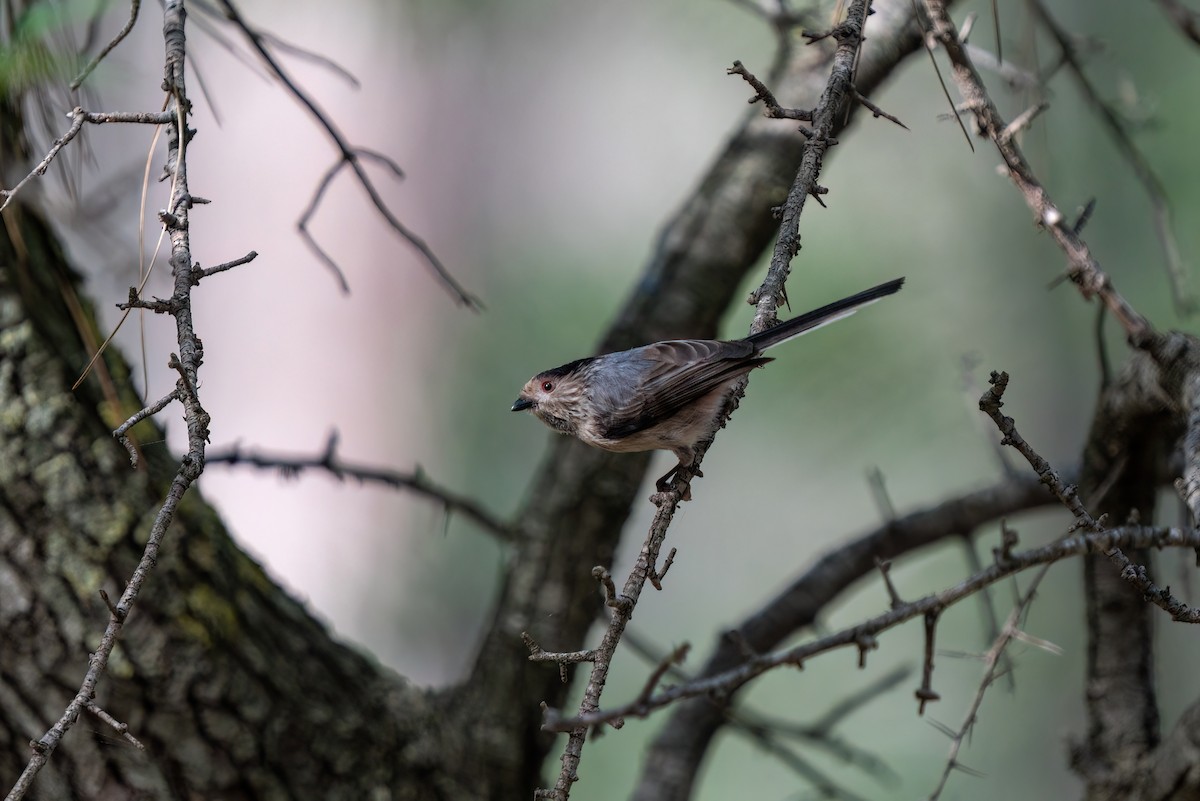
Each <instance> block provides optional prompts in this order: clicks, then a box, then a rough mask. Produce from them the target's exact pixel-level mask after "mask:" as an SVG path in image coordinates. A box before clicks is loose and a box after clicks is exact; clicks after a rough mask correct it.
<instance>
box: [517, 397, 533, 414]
mask: <svg viewBox="0 0 1200 801" xmlns="http://www.w3.org/2000/svg"><path fill="white" fill-rule="evenodd" d="M532 407H533V401H531V400H529V399H528V398H517V401H516V403H514V404H513V405H512V410H513V411H514V412H523V411H525V410H526V409H529V408H532Z"/></svg>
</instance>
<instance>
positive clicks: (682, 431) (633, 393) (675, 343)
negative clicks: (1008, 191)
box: [512, 278, 904, 492]
mask: <svg viewBox="0 0 1200 801" xmlns="http://www.w3.org/2000/svg"><path fill="white" fill-rule="evenodd" d="M903 284H904V279H903V278H897V279H895V280H894V281H888V282H887V283H886V284H880V285H879V286H877V287H874V288H872V289H868V290H865V291H863V292H859V293H858V294H857V295H851V296H850V297H848V298H843V299H842V300H838V301H834V302H833V303H830V304H829V305H828V306H822V307H821V308H819V309H814V310H813V311H810V312H808V313H807V314H802V315H800V316H799V317H794V318H792V319H791V320H787V321H786V322H782V323H780V324H778V325H776V326H775V327H774V328H769V329H767V330H766V331H761V332H759V333H757V334H751V335H750V336H748V337H746V338H745V339H734V340H729V341H725V340H717V339H671V340H666V341H663V342H655V343H654V344H652V345H643V346H642V347H640V348H632V349H631V350H623V351H619V352H617V353H606V354H604V355H602V356H589V357H588V358H586V359H578V360H576V361H573V362H569V363H567V364H564V365H563V366H562V367H555V368H554V369H553V370H546V371H545V372H541V373H538V374H537V375H535V376H534V377H533V378H531V379H529V381H527V382H526V383H525V386H524V388H522V389H521V394H520V395H518V396H517V400H516V402H515V403H513V405H512V410H513V411H514V412H519V411H523V410H525V409H529V410H530V411H532V412H533V414H534V415H535V416H536V417H537V418H538V419H539V420H541V421H542V422H543V423H545V424H546V425H548V426H550V428H553V429H554V430H555V431H558V432H559V433H562V434H570V435H571V436H574V437H578V438H579V439H581V440H583V441H584V442H586V443H587V444H589V445H594V446H596V447H597V448H603V449H604V450H608V451H622V452H627V451H650V450H660V449H661V450H668V451H672V452H673V453H674V454H675V456H676V457H678V459H679V464H677V465H676V466H675V467H673V468H671V469H670V470H669V471H668V472H667V473H666V475H664V476H663V477H662V478H660V479H659V480H658V489H659V491H660V492H663V491H665V490H666V489H667V486H668V482H669V481H670V479H671V477H672V476H674V475H675V474H676V473H678V472H679V471H680V470H684V469H686V470H689V471H690V472H691V473H692V474H694V475H700V472H699V470H697V469H696V467H695V457H696V446H697V445H698V444H699V443H700V442H701V441H702V440H704V439H705V438H706V437H708V436H709V435H710V434H711V433H712V431H713V429H714V427H715V426H716V422H717V421H716V417H717V414H718V413H719V412H720V410H721V408H722V406H723V405H724V402H725V398H726V396H727V395H728V393H729V392H730V390H731V389H732V388H733V385H734V384H735V383H737V381H738V379H740V378H741V377H742V376H744V375H745V374H746V373H748V372H750V371H751V370H753V369H754V368H755V367H761V366H762V365H764V364H766V363H767V362H769V361H771V359H770V358H768V357H766V356H763V355H762V354H763V351H765V350H767V349H768V348H772V347H774V346H776V345H779V344H781V343H783V342H787V341H788V340H789V339H793V338H795V337H798V336H800V335H801V334H806V333H808V332H809V331H813V330H815V329H817V328H820V327H821V326H823V325H828V324H829V323H832V322H834V321H835V320H840V319H842V318H843V317H848V316H850V315H851V314H853V313H854V312H855V311H857V310H858V309H860V308H862V307H863V306H865V305H867V304H868V303H873V302H875V301H877V300H879V299H880V298H883V297H887V296H888V295H891V294H893V293H895V292H898V291H900V287H901V286H903Z"/></svg>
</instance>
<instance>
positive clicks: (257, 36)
mask: <svg viewBox="0 0 1200 801" xmlns="http://www.w3.org/2000/svg"><path fill="white" fill-rule="evenodd" d="M220 4H221V7H222V8H223V9H224V10H225V16H226V18H227V19H228V20H229V21H230V22H231V23H232V24H233V25H234V26H235V27H237V28H238V30H240V31H241V32H242V34H243V35H244V36H245V37H246V41H248V42H249V43H250V46H251V47H252V48H253V49H254V50H255V51H256V52H257V53H258V55H259V57H260V58H261V59H262V60H263V61H264V62H265V63H266V65H267V67H268V68H269V69H270V71H271V73H272V74H274V75H275V77H276V78H278V79H279V81H280V83H282V84H283V85H284V86H285V87H286V88H287V90H288V92H289V93H290V94H291V95H292V96H293V97H295V98H296V100H298V101H299V102H300V105H302V106H304V108H305V109H307V110H308V112H309V114H310V115H312V117H313V119H314V120H316V122H317V124H318V125H319V126H320V127H321V128H323V129H324V130H325V133H326V134H327V135H328V136H329V139H330V141H332V142H333V145H334V147H335V148H337V151H338V153H339V156H340V161H339V162H338V165H337V166H336V167H335V168H334V169H331V170H330V172H328V173H326V176H325V179H324V180H323V181H322V189H321V190H320V192H319V193H318V194H319V195H320V194H323V193H324V187H325V186H327V185H328V183H329V181H331V180H332V178H333V176H334V175H335V174H336V172H337V170H339V169H340V168H341V167H342V166H347V167H349V168H350V169H351V170H352V171H353V172H354V175H355V177H356V178H357V179H358V183H359V184H360V185H361V186H362V188H363V190H364V191H365V192H366V193H367V197H368V198H369V199H370V201H371V203H372V205H374V206H375V209H376V211H378V212H379V215H380V216H381V217H383V219H384V221H385V222H387V224H388V226H390V227H391V229H392V230H393V231H395V232H396V233H397V234H399V235H400V237H401V238H403V239H404V240H406V241H407V242H408V243H409V244H410V245H411V246H412V247H413V248H414V249H416V251H417V252H418V253H419V254H420V255H421V257H422V258H423V259H424V260H425V262H426V263H427V264H428V265H429V267H430V269H431V270H432V271H433V273H434V275H435V276H436V277H437V278H438V280H439V281H440V282H441V283H442V285H443V286H444V287H445V288H446V289H447V291H449V293H450V294H451V296H452V297H453V298H454V299H455V300H456V301H458V303H460V304H462V305H464V306H466V307H468V308H470V309H472V310H479V309H480V308H481V305H480V302H479V299H478V298H476V297H474V296H473V295H471V294H470V293H468V292H467V291H466V290H465V289H464V288H463V287H462V285H461V284H459V283H458V281H456V280H455V279H454V276H452V275H451V274H450V272H449V271H448V270H447V269H446V267H445V266H444V265H443V264H442V262H441V260H440V259H438V257H437V255H435V254H434V252H433V250H432V249H431V248H430V247H429V245H428V244H427V243H426V242H425V240H423V239H422V238H421V237H419V236H417V234H416V233H414V232H413V231H411V230H410V229H409V228H408V227H407V226H405V225H404V224H403V223H402V222H400V220H399V218H398V217H396V215H395V214H393V213H392V210H391V209H390V208H389V207H388V205H387V203H386V202H385V201H384V199H383V197H382V196H380V194H379V191H378V190H377V189H376V188H375V184H374V183H373V182H372V181H371V179H370V177H369V176H368V175H367V173H366V171H365V170H364V169H363V165H362V155H363V154H362V153H361V152H360V151H359V150H357V149H356V148H353V147H351V146H350V144H349V142H348V141H347V140H346V138H345V136H343V135H342V132H341V131H340V130H339V129H338V127H337V126H336V125H334V123H333V121H332V120H331V119H330V118H329V115H327V114H326V113H325V112H324V111H322V110H321V109H320V108H318V106H317V104H316V101H314V100H313V99H312V98H311V97H309V96H308V94H307V93H306V92H305V91H304V90H303V89H301V88H300V86H299V85H298V84H297V83H296V82H295V81H293V80H292V78H291V76H290V75H288V73H287V71H286V70H284V68H283V66H282V65H280V63H279V62H278V61H277V60H276V59H275V57H274V56H273V55H272V54H271V51H270V49H269V48H268V47H267V43H266V40H265V39H264V37H263V35H262V33H261V32H259V31H258V30H257V29H256V28H254V27H252V26H251V25H250V23H248V22H247V21H246V19H245V18H244V17H243V16H242V15H241V12H240V11H238V9H237V7H236V6H235V5H234V4H233V3H232V2H231V0H220ZM369 152H370V157H371V158H373V159H377V158H379V154H378V153H376V152H374V151H369ZM317 202H318V200H317V198H314V202H313V204H312V207H310V208H315V206H316V205H317ZM308 216H309V214H308V213H306V215H305V219H307V217H308ZM301 233H302V234H304V233H305V231H304V229H301ZM305 239H306V240H307V241H312V237H311V236H305ZM317 253H318V255H320V256H322V258H323V260H324V261H325V262H326V263H327V264H332V263H333V260H332V259H331V258H330V257H329V256H328V254H325V252H324V251H323V250H321V249H320V248H318V249H317ZM337 272H338V274H339V275H340V272H341V271H340V270H338V271H337ZM342 283H343V288H344V287H345V279H344V278H343V279H342Z"/></svg>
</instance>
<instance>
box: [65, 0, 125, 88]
mask: <svg viewBox="0 0 1200 801" xmlns="http://www.w3.org/2000/svg"><path fill="white" fill-rule="evenodd" d="M141 7H142V0H130V3H129V21H128V22H126V23H125V26H124V27H123V28H121V30H120V31H118V32H117V35H116V36H114V37H113V38H112V41H110V42H109V43H108V44H106V45H105V46H104V48H103V49H102V50H101V51H100V52H99V53H97V54H96V57H95V58H93V59H92V60H91V61H90V62H88V65H87V66H86V67H84V68H83V71H82V72H80V73H79V75H77V76H76V77H75V80H73V81H71V91H72V92H74V91H75V90H76V89H78V88H79V87H80V86H81V85H82V84H83V82H84V81H86V80H87V77H88V76H89V75H91V74H92V71H93V70H94V69H96V67H98V66H100V62H101V61H103V60H104V57H105V56H107V55H108V54H109V53H111V52H112V51H113V50H114V49H115V48H116V46H117V45H119V44H121V42H123V41H124V40H125V37H126V36H128V35H129V32H130V31H132V30H133V26H134V25H136V24H137V18H138V11H139V10H140V9H141Z"/></svg>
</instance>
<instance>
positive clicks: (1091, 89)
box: [1029, 0, 1196, 314]
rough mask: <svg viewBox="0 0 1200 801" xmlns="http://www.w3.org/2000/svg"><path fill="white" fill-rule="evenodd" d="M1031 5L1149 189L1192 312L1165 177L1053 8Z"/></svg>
mask: <svg viewBox="0 0 1200 801" xmlns="http://www.w3.org/2000/svg"><path fill="white" fill-rule="evenodd" d="M1029 8H1030V9H1032V11H1033V13H1034V14H1035V15H1036V16H1037V18H1038V19H1039V20H1040V21H1041V23H1042V26H1043V27H1044V28H1045V29H1046V30H1047V31H1049V32H1050V35H1051V36H1053V37H1054V41H1055V43H1056V44H1057V45H1058V48H1059V51H1060V52H1061V53H1062V58H1063V60H1064V61H1065V62H1066V64H1067V66H1068V67H1070V69H1071V74H1072V75H1074V76H1075V82H1076V83H1077V84H1079V88H1080V90H1081V91H1082V92H1083V96H1084V98H1086V100H1087V102H1088V104H1089V105H1091V106H1092V108H1094V109H1095V110H1096V113H1097V114H1098V115H1099V117H1100V119H1101V121H1102V122H1103V123H1104V127H1105V128H1107V129H1108V132H1109V134H1110V135H1111V136H1112V139H1113V142H1115V143H1116V145H1117V149H1118V150H1119V151H1120V152H1121V155H1122V157H1123V158H1124V159H1125V160H1126V161H1127V162H1129V165H1130V166H1131V167H1133V173H1134V175H1136V176H1137V179H1138V181H1139V182H1140V183H1141V184H1142V187H1143V189H1145V191H1146V196H1147V198H1149V200H1150V208H1151V210H1152V212H1153V220H1154V233H1155V235H1156V236H1157V237H1158V242H1159V246H1160V247H1161V248H1162V249H1163V256H1164V257H1165V258H1166V268H1167V278H1168V280H1169V283H1170V287H1171V296H1172V297H1173V298H1174V300H1175V308H1176V309H1177V310H1178V311H1179V313H1180V314H1190V313H1191V312H1192V311H1194V310H1195V307H1196V299H1195V298H1193V297H1192V296H1191V294H1190V293H1189V291H1188V288H1187V268H1186V267H1185V266H1184V264H1183V258H1182V257H1181V256H1180V255H1179V243H1178V241H1177V239H1176V237H1175V226H1174V224H1173V223H1172V222H1171V208H1170V205H1169V204H1168V202H1167V192H1166V189H1164V188H1163V185H1162V180H1161V179H1159V177H1158V174H1157V173H1156V172H1155V171H1154V168H1153V167H1151V166H1150V162H1149V161H1147V160H1146V157H1145V156H1144V155H1142V151H1141V150H1140V149H1139V148H1138V146H1137V145H1136V144H1135V143H1134V141H1133V137H1131V136H1130V135H1129V131H1128V130H1127V126H1126V125H1125V123H1124V122H1122V121H1121V118H1120V117H1119V116H1118V114H1117V112H1116V110H1114V109H1113V107H1112V105H1111V104H1109V103H1107V102H1105V101H1104V100H1103V99H1102V98H1101V97H1100V93H1099V92H1097V91H1096V87H1095V86H1093V85H1092V82H1091V80H1090V79H1089V78H1088V77H1087V74H1086V73H1085V72H1084V71H1083V65H1082V63H1080V58H1079V54H1078V53H1077V52H1076V46H1075V43H1074V41H1073V40H1072V38H1071V35H1070V34H1069V33H1067V31H1066V30H1064V29H1063V27H1062V26H1061V25H1059V24H1058V21H1057V20H1056V19H1054V17H1052V16H1050V12H1049V10H1048V9H1047V8H1046V6H1045V4H1044V3H1043V2H1041V0H1035V1H1034V2H1031V3H1030V4H1029ZM1076 227H1078V226H1076Z"/></svg>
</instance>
